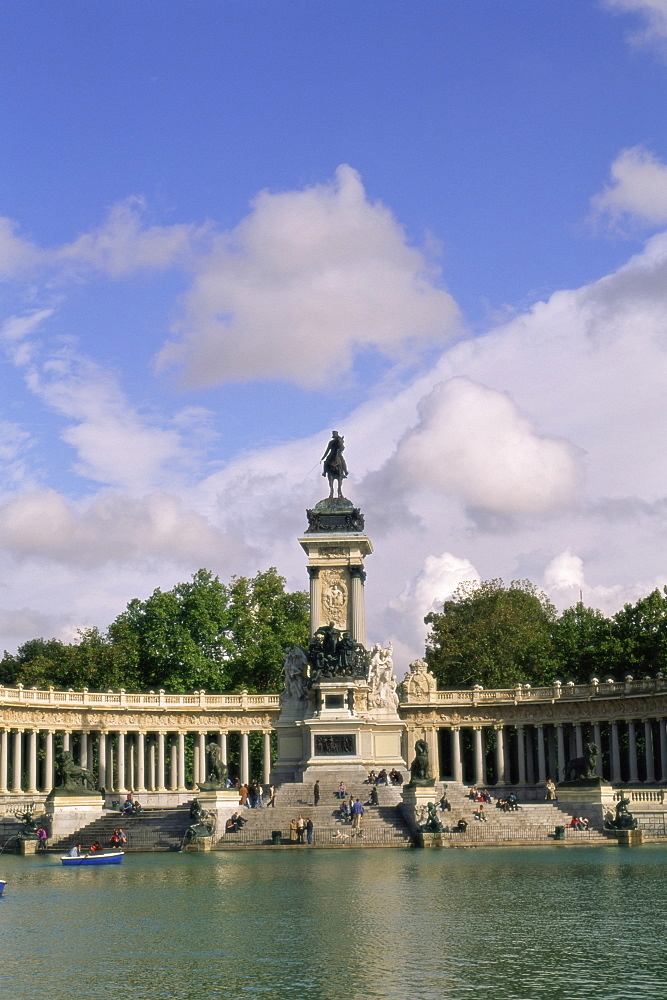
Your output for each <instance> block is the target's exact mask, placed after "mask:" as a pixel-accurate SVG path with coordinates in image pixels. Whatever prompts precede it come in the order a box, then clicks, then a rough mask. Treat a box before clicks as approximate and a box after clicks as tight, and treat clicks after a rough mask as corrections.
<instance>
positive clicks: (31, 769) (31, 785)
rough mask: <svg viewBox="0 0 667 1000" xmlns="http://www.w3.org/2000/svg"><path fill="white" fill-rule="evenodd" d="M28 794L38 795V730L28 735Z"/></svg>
mask: <svg viewBox="0 0 667 1000" xmlns="http://www.w3.org/2000/svg"><path fill="white" fill-rule="evenodd" d="M27 791H28V794H29V795H36V794H37V730H36V729H31V730H30V731H29V733H28V789H27Z"/></svg>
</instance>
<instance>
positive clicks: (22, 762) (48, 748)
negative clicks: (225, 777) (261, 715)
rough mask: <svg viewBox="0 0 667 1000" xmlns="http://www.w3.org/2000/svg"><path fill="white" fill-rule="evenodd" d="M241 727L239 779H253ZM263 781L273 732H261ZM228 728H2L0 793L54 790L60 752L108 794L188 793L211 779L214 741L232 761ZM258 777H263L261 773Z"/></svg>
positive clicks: (266, 777) (247, 736) (245, 731)
mask: <svg viewBox="0 0 667 1000" xmlns="http://www.w3.org/2000/svg"><path fill="white" fill-rule="evenodd" d="M253 732H257V730H250V729H241V730H239V731H237V735H238V738H239V753H238V765H239V766H238V777H239V778H240V780H241V782H242V783H243V782H248V781H249V780H250V777H251V774H250V736H251V734H252V733H253ZM259 732H261V737H262V774H261V778H262V781H263V782H264V783H265V784H266V783H268V781H269V774H270V771H271V730H267V729H265V730H261V731H259ZM230 735H231V733H230V731H229V730H216V731H213V732H202V731H200V730H177V731H164V730H157V731H152V730H142V729H138V730H125V729H118V730H115V731H108V730H73V729H62V730H61V729H55V728H54V729H37V728H32V727H29V726H26V727H14V728H9V727H2V728H0V794H8V793H11V794H22V793H27V794H32V795H36V794H39V793H40V792H46V793H48V792H50V791H51V789H52V788H53V786H54V784H55V780H56V772H55V766H56V752H57V751H58V750H63V751H69V752H71V753H72V755H73V757H74V760H75V762H76V763H77V764H79V765H80V766H81V767H85V768H87V769H88V770H90V771H92V772H93V774H94V776H95V784H96V787H97V788H99V789H104V790H106V791H107V792H111V791H113V792H118V793H125V792H128V791H133V792H137V793H139V792H147V791H148V792H166V791H173V792H179V791H186V790H187V789H188V785H189V786H190V787H193V788H194V787H195V786H196V785H197V784H200V783H202V782H204V781H206V772H207V751H206V746H207V744H208V743H209V742H211V740H214V741H215V742H216V743H217V745H218V749H219V751H220V756H221V758H222V760H223V761H224V762H225V763H227V761H228V739H229V736H230ZM257 777H259V775H257Z"/></svg>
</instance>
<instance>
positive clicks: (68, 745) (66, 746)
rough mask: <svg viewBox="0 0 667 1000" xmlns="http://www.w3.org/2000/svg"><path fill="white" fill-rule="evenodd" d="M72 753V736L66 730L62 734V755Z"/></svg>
mask: <svg viewBox="0 0 667 1000" xmlns="http://www.w3.org/2000/svg"><path fill="white" fill-rule="evenodd" d="M71 752H72V734H71V733H70V731H69V729H66V730H65V732H64V733H63V753H71Z"/></svg>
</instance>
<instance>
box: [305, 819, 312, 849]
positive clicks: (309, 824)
mask: <svg viewBox="0 0 667 1000" xmlns="http://www.w3.org/2000/svg"><path fill="white" fill-rule="evenodd" d="M306 840H307V841H308V843H309V844H312V842H313V821H312V819H311V818H310V816H309V817H308V819H307V820H306Z"/></svg>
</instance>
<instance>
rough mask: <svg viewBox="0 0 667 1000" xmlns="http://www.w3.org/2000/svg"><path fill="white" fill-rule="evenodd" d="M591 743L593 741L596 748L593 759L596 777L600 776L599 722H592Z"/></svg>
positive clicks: (600, 740) (600, 744) (600, 737)
mask: <svg viewBox="0 0 667 1000" xmlns="http://www.w3.org/2000/svg"><path fill="white" fill-rule="evenodd" d="M593 743H595V745H596V747H597V748H598V756H597V760H596V761H595V773H596V774H597V776H598V778H601V777H602V736H601V734H600V723H599V722H594V723H593Z"/></svg>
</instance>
